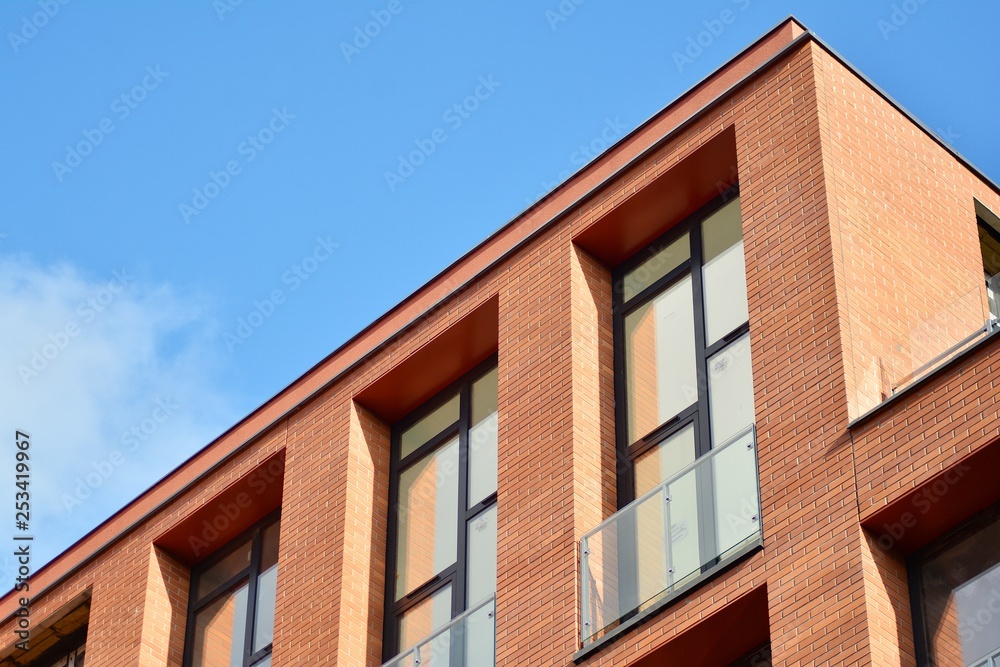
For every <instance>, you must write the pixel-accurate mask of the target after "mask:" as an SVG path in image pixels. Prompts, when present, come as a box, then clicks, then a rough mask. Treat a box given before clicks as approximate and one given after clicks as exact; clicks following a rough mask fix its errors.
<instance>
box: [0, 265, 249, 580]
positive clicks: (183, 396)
mask: <svg viewBox="0 0 1000 667" xmlns="http://www.w3.org/2000/svg"><path fill="white" fill-rule="evenodd" d="M211 306H212V303H211V300H210V299H208V298H207V297H205V296H204V295H200V294H188V293H179V292H178V291H177V290H175V289H173V288H171V287H170V286H169V285H165V284H160V285H150V284H148V283H147V281H145V280H144V279H142V278H141V277H140V276H139V275H137V274H136V272H135V271H134V270H133V269H131V268H123V267H116V268H114V269H110V268H109V270H108V271H107V273H106V274H105V275H92V274H91V275H83V274H82V273H81V272H80V271H79V270H77V269H76V268H75V267H73V266H72V265H69V264H61V265H57V266H49V267H43V266H39V265H38V264H37V263H35V262H33V261H32V260H31V259H29V258H24V257H21V258H10V257H7V258H3V257H0V317H2V318H3V325H2V326H0V405H2V408H0V438H2V440H3V441H5V443H6V444H5V445H4V446H3V447H2V448H0V457H3V458H4V459H6V460H5V461H2V462H0V470H7V471H11V472H12V471H13V468H14V452H15V448H14V433H15V430H17V429H20V430H22V431H27V432H28V433H30V434H31V450H30V453H31V487H30V490H31V531H30V532H31V533H32V534H34V535H35V540H36V543H35V548H34V552H35V559H34V561H33V563H32V566H33V569H37V568H38V567H40V566H41V565H42V563H43V562H44V561H47V560H49V559H51V558H52V557H53V556H55V555H57V554H58V553H59V552H60V551H62V550H64V549H65V548H66V547H68V546H69V545H70V544H72V542H74V541H75V540H77V539H78V538H79V537H81V536H82V535H84V534H85V533H86V532H87V531H89V530H90V529H92V528H93V527H94V526H96V525H97V524H98V523H100V522H101V521H103V520H104V519H106V518H108V517H109V516H110V515H111V514H113V513H114V512H115V511H116V510H118V509H119V508H121V507H122V506H124V505H125V504H126V503H127V502H128V501H129V500H131V499H132V498H134V497H135V496H137V495H138V494H139V493H141V492H142V491H143V490H144V489H146V488H147V487H149V486H150V485H151V484H153V483H154V482H155V481H156V480H158V479H159V478H160V477H162V476H163V475H164V474H166V473H167V472H169V471H170V470H171V469H173V468H174V467H175V466H176V465H178V464H179V463H180V462H182V461H183V460H184V459H185V458H187V457H188V456H190V455H191V454H193V453H194V452H195V451H197V450H198V449H199V448H201V447H203V446H204V445H205V444H207V443H208V442H209V441H210V440H211V439H212V438H214V437H215V436H216V435H218V434H219V433H220V432H221V431H222V430H223V429H225V428H226V427H227V426H229V425H231V424H232V423H233V422H234V421H235V419H236V417H237V416H238V415H237V414H236V412H235V411H234V409H233V407H232V405H231V402H230V400H229V399H228V398H227V396H226V394H225V392H224V391H223V390H222V389H221V388H220V383H219V382H218V381H217V380H214V379H213V378H217V377H218V374H217V373H216V371H217V370H218V366H219V363H218V358H217V353H218V351H219V349H220V348H219V346H218V333H219V332H218V326H217V324H216V323H215V321H214V318H213V317H212V316H211V310H212V308H211ZM4 477H5V479H6V483H5V485H6V490H0V498H5V497H6V498H9V502H2V503H0V506H6V507H8V508H9V509H8V511H7V513H8V514H9V515H10V516H7V517H4V516H3V514H2V513H0V521H2V522H4V523H6V524H7V526H6V528H5V529H4V530H3V531H2V532H0V536H2V535H3V534H10V533H13V532H16V531H15V529H14V516H13V499H14V498H13V494H14V491H16V489H15V488H14V486H13V484H14V480H13V478H12V477H13V475H12V474H11V475H4ZM0 569H3V563H0ZM10 581H11V579H10V577H9V576H8V575H7V573H5V572H3V571H0V587H2V588H6V584H7V583H8V582H10Z"/></svg>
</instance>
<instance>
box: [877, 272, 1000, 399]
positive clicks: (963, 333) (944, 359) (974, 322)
mask: <svg viewBox="0 0 1000 667" xmlns="http://www.w3.org/2000/svg"><path fill="white" fill-rule="evenodd" d="M984 297H985V298H984ZM998 330H1000V274H997V275H995V276H993V277H992V278H990V279H988V280H987V281H986V294H985V295H984V294H983V289H982V287H977V288H976V289H973V290H971V291H970V292H967V293H965V294H963V295H961V296H960V297H958V298H957V299H955V300H954V301H953V302H952V303H950V304H948V305H947V306H946V307H945V308H943V309H941V310H940V311H939V312H937V313H935V314H934V315H932V316H931V317H928V318H926V319H925V320H923V321H921V322H919V323H918V324H917V325H916V326H914V327H912V328H911V329H910V331H909V334H908V335H907V336H904V337H903V339H902V340H901V341H900V343H901V346H902V348H903V349H908V350H909V351H910V357H911V360H912V363H911V365H910V366H909V370H908V372H905V373H902V372H900V373H898V374H897V377H896V379H895V381H894V382H893V384H892V394H896V393H898V392H899V391H901V390H903V389H905V388H907V387H908V386H910V385H912V384H915V383H917V382H919V381H920V380H921V379H923V378H925V377H927V376H928V375H930V374H931V373H933V372H934V371H935V370H937V369H938V368H940V367H941V366H943V365H945V364H946V363H948V362H949V361H950V360H952V359H954V358H955V357H957V356H958V355H960V354H961V353H962V352H964V351H966V350H968V349H969V348H971V347H974V346H975V345H977V344H978V343H979V342H980V341H982V340H984V339H985V338H987V337H989V336H990V335H991V334H993V333H995V332H997V331H998ZM888 364H892V362H891V361H889V362H888ZM904 369H905V367H904Z"/></svg>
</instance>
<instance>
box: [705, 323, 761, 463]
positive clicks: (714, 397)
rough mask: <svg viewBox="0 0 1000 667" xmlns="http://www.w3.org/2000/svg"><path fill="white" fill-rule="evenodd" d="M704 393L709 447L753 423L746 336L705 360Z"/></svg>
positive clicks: (718, 443) (750, 376)
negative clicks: (709, 426) (707, 405)
mask: <svg viewBox="0 0 1000 667" xmlns="http://www.w3.org/2000/svg"><path fill="white" fill-rule="evenodd" d="M708 394H709V400H710V408H709V409H710V411H711V417H712V446H713V447H718V446H719V445H721V444H723V443H724V442H726V441H727V440H729V439H730V438H732V437H733V436H734V435H736V434H737V433H739V432H741V431H742V430H744V429H745V428H746V427H747V426H750V425H752V424H753V423H754V411H753V374H752V365H751V363H750V336H749V335H746V336H743V337H741V338H738V339H737V340H736V341H734V342H733V343H732V344H731V345H729V346H728V347H726V348H725V349H724V350H723V351H722V352H720V353H718V354H717V355H715V356H714V357H712V358H711V359H709V360H708Z"/></svg>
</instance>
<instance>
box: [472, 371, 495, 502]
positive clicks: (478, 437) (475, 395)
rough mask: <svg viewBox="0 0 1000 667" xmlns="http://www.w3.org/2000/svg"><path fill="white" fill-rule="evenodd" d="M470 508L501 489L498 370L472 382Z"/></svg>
mask: <svg viewBox="0 0 1000 667" xmlns="http://www.w3.org/2000/svg"><path fill="white" fill-rule="evenodd" d="M472 424H473V425H472V429H471V430H470V431H469V507H472V506H474V505H476V504H477V503H480V502H482V500H483V499H484V498H486V497H487V496H489V495H490V494H491V493H493V492H494V491H496V490H497V369H495V368H494V369H493V370H491V371H490V372H489V373H487V374H486V375H484V376H483V377H481V378H480V379H478V380H476V381H475V382H474V383H472Z"/></svg>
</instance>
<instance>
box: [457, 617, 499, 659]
mask: <svg viewBox="0 0 1000 667" xmlns="http://www.w3.org/2000/svg"><path fill="white" fill-rule="evenodd" d="M493 609H494V604H493V603H492V602H490V603H489V604H486V605H484V606H482V607H480V608H479V609H477V610H476V611H474V612H472V613H471V614H469V616H468V617H467V618H466V619H465V623H464V625H463V626H461V627H460V628H459V630H458V632H460V633H462V634H464V635H465V637H464V640H465V642H464V643H465V665H466V667H473V666H475V667H492V665H495V664H496V624H495V622H494V613H493Z"/></svg>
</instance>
